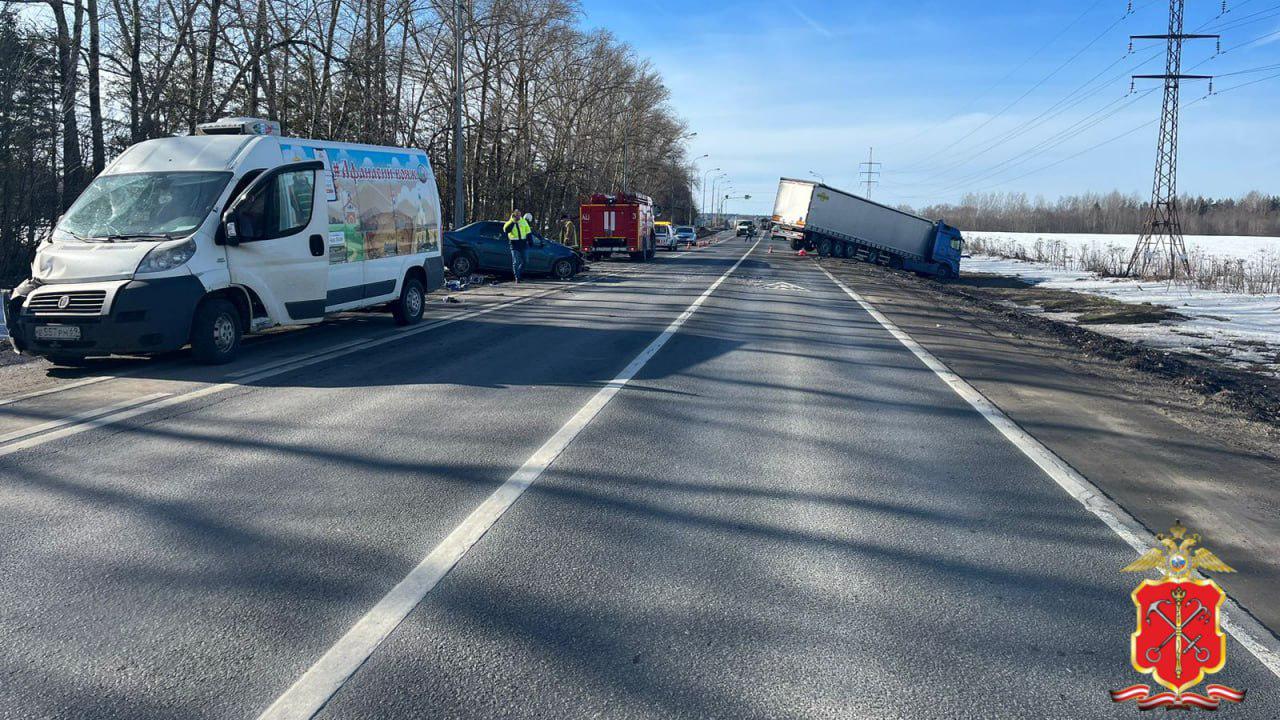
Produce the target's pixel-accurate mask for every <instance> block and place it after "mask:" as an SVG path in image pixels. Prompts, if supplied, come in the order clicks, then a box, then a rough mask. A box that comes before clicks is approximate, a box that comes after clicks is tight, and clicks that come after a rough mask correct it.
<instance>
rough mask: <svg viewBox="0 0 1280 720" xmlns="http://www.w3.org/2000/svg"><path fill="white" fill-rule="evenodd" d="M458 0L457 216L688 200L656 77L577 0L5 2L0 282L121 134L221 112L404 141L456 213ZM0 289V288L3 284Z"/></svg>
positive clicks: (678, 213)
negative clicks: (456, 111) (624, 191)
mask: <svg viewBox="0 0 1280 720" xmlns="http://www.w3.org/2000/svg"><path fill="white" fill-rule="evenodd" d="M457 1H461V2H464V5H465V7H464V11H463V16H462V22H461V23H460V24H461V25H462V33H463V37H464V41H463V43H462V45H463V51H464V72H463V89H464V93H463V95H464V99H465V102H464V115H463V123H462V124H463V132H464V148H465V153H466V159H467V164H466V174H465V178H464V183H463V184H464V189H465V194H466V199H467V212H466V216H467V217H466V219H467V220H474V219H482V218H496V217H500V216H505V214H506V213H507V211H508V210H509V209H510V208H511V207H512V206H513V205H517V206H519V207H521V208H523V209H525V210H527V211H530V212H532V213H533V214H534V215H535V219H536V222H537V223H538V224H540V225H543V226H544V227H548V226H552V225H554V224H555V221H556V219H557V218H558V217H559V216H560V214H561V213H562V212H573V211H574V210H575V209H576V206H577V202H578V200H579V199H580V197H581V196H583V195H586V194H589V193H591V192H598V191H604V192H610V191H617V190H619V189H621V188H622V186H623V183H624V168H625V183H626V185H627V186H628V187H629V189H630V190H632V191H633V192H643V193H646V194H649V195H651V196H653V198H654V200H655V203H656V204H657V205H658V206H659V207H661V208H662V209H663V211H664V214H665V216H667V217H676V218H679V219H683V218H684V217H685V216H686V214H687V213H689V212H692V211H693V209H694V208H693V192H692V190H691V188H690V183H691V182H692V180H693V171H692V169H691V167H690V162H689V160H688V158H687V156H686V149H685V146H686V142H685V141H686V139H687V137H688V133H687V131H686V127H685V126H684V124H683V123H682V122H681V121H680V120H679V119H678V118H677V117H676V116H675V114H674V112H673V110H672V108H671V107H670V105H669V98H668V92H667V89H666V88H665V87H664V85H663V83H662V78H661V77H660V76H659V75H658V73H657V72H655V71H654V70H653V68H651V67H650V66H649V64H648V63H647V62H646V61H644V60H643V59H641V58H638V57H637V56H636V55H635V54H634V53H633V52H632V51H631V49H630V48H628V47H627V46H626V45H624V44H622V43H620V42H619V41H617V40H616V39H615V38H613V37H612V36H610V35H609V34H608V33H606V32H603V31H597V32H589V33H588V32H583V31H581V30H579V29H578V28H577V26H576V23H577V20H578V19H579V16H580V13H581V9H580V8H579V6H578V5H577V4H576V2H574V1H573V0H449V1H445V2H439V1H434V0H27V1H26V2H14V1H13V0H8V1H7V2H4V3H3V4H0V282H3V281H4V280H5V279H12V278H13V277H15V276H17V275H22V274H23V273H25V271H26V266H27V263H28V262H29V260H30V256H31V253H32V252H33V250H34V243H35V242H36V241H37V240H38V238H40V237H41V236H42V233H43V232H44V231H46V230H47V228H48V227H49V226H50V225H51V224H52V223H53V222H54V221H55V220H56V218H57V217H58V216H59V215H60V214H61V213H62V211H63V210H65V209H66V207H67V206H68V205H69V204H70V203H71V202H73V201H74V199H75V197H76V196H77V195H78V193H79V192H80V191H81V190H82V189H83V188H84V187H85V185H86V184H87V183H88V182H89V181H90V180H92V178H93V177H94V175H95V174H96V173H97V172H99V171H100V170H101V169H102V168H103V166H104V165H105V164H106V163H107V162H108V161H109V160H110V159H111V158H112V157H113V156H114V155H116V154H117V153H119V152H120V151H121V150H123V149H124V148H125V147H127V146H129V145H130V144H132V143H135V142H138V141H141V140H145V139H148V138H154V137H163V136H167V135H174V134H189V133H191V132H193V131H194V130H195V127H196V125H197V124H198V123H201V122H205V121H208V120H213V119H216V118H218V117H223V116H230V115H248V116H254V117H267V118H271V119H274V120H277V121H279V122H280V123H281V125H282V127H283V132H284V134H286V135H293V136H298V137H311V138H320V139H329V140H338V141H350V142H365V143H374V144H382V145H394V146H405V147H417V148H422V149H424V150H426V151H427V152H428V153H429V154H430V156H431V159H432V164H433V166H434V167H435V169H436V175H437V178H438V180H439V185H440V196H441V204H442V210H443V211H444V214H445V224H446V226H448V227H452V226H453V218H452V198H453V172H452V168H453V163H452V157H453V128H454V121H453V98H454V97H455V88H456V85H455V73H454V72H453V61H454V48H455V43H454V37H455V22H454V18H455V7H456V5H455V2H457ZM0 286H2V285H0Z"/></svg>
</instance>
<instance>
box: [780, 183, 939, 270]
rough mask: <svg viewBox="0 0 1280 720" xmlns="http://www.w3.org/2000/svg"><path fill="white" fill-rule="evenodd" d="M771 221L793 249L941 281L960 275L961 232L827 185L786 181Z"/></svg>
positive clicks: (781, 188)
mask: <svg viewBox="0 0 1280 720" xmlns="http://www.w3.org/2000/svg"><path fill="white" fill-rule="evenodd" d="M773 222H774V227H775V235H776V236H780V237H787V238H789V239H790V241H791V248H792V249H793V250H801V249H805V250H811V251H816V252H817V253H818V254H819V255H823V256H831V257H843V258H853V259H858V260H865V261H867V262H871V263H875V264H880V265H888V266H890V267H893V268H896V269H901V270H911V271H913V272H918V273H922V274H927V275H934V276H937V277H958V276H959V275H960V254H961V251H962V249H963V247H964V239H963V237H961V235H960V231H959V230H957V229H956V228H954V227H951V226H950V225H947V224H946V223H944V222H942V221H933V220H926V219H925V218H922V217H920V216H918V215H913V214H911V213H908V212H904V211H902V210H898V209H896V208H891V207H889V206H888V205H881V204H880V203H877V202H872V201H871V200H868V199H866V198H863V197H859V196H857V195H854V194H852V193H847V192H845V191H843V190H838V189H836V188H833V187H831V186H829V185H825V184H823V183H815V182H810V181H807V180H794V179H790V178H782V179H781V180H780V181H779V182H778V195H777V198H776V199H775V201H774V205H773Z"/></svg>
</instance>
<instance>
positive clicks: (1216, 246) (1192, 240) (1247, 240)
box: [964, 232, 1280, 260]
mask: <svg viewBox="0 0 1280 720" xmlns="http://www.w3.org/2000/svg"><path fill="white" fill-rule="evenodd" d="M964 236H965V237H966V238H970V239H983V240H991V241H1012V242H1016V243H1018V244H1019V245H1021V246H1023V247H1024V248H1027V249H1030V248H1031V246H1032V245H1034V244H1035V242H1036V241H1037V240H1042V241H1045V242H1049V241H1053V240H1057V241H1059V242H1062V243H1064V244H1066V245H1068V246H1071V247H1076V246H1079V245H1093V246H1095V247H1098V248H1105V247H1107V246H1109V245H1114V246H1117V247H1121V248H1124V249H1126V250H1132V249H1133V246H1134V244H1136V243H1137V242H1138V236H1137V235H1123V234H1116V235H1106V234H1090V233H1025V232H965V233H964ZM1183 241H1184V242H1185V243H1186V245H1187V252H1188V253H1191V252H1195V251H1196V250H1200V251H1202V252H1204V253H1205V254H1206V255H1217V256H1220V257H1232V258H1242V259H1246V260H1247V259H1249V258H1251V257H1253V256H1254V255H1257V254H1258V253H1262V252H1270V253H1280V238H1277V237H1247V236H1235V235H1187V236H1186V237H1185V238H1183Z"/></svg>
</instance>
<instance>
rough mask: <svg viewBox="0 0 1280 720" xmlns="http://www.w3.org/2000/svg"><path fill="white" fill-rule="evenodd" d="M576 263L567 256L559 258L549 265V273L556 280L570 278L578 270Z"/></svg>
mask: <svg viewBox="0 0 1280 720" xmlns="http://www.w3.org/2000/svg"><path fill="white" fill-rule="evenodd" d="M577 265H578V264H577V263H575V262H574V261H572V260H570V259H569V258H560V259H559V260H557V261H555V263H554V264H553V265H552V266H551V275H552V277H554V278H555V279H557V280H571V279H573V276H574V275H576V274H577V272H578V267H577Z"/></svg>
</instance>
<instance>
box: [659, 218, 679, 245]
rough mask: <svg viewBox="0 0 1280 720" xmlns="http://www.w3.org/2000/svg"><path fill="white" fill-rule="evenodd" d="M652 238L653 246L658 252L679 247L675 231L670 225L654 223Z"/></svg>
mask: <svg viewBox="0 0 1280 720" xmlns="http://www.w3.org/2000/svg"><path fill="white" fill-rule="evenodd" d="M653 237H654V241H653V242H654V246H655V247H656V248H657V249H659V250H675V249H676V248H678V247H679V246H680V240H679V239H678V238H676V229H675V228H673V227H671V224H670V223H654V225H653Z"/></svg>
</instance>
